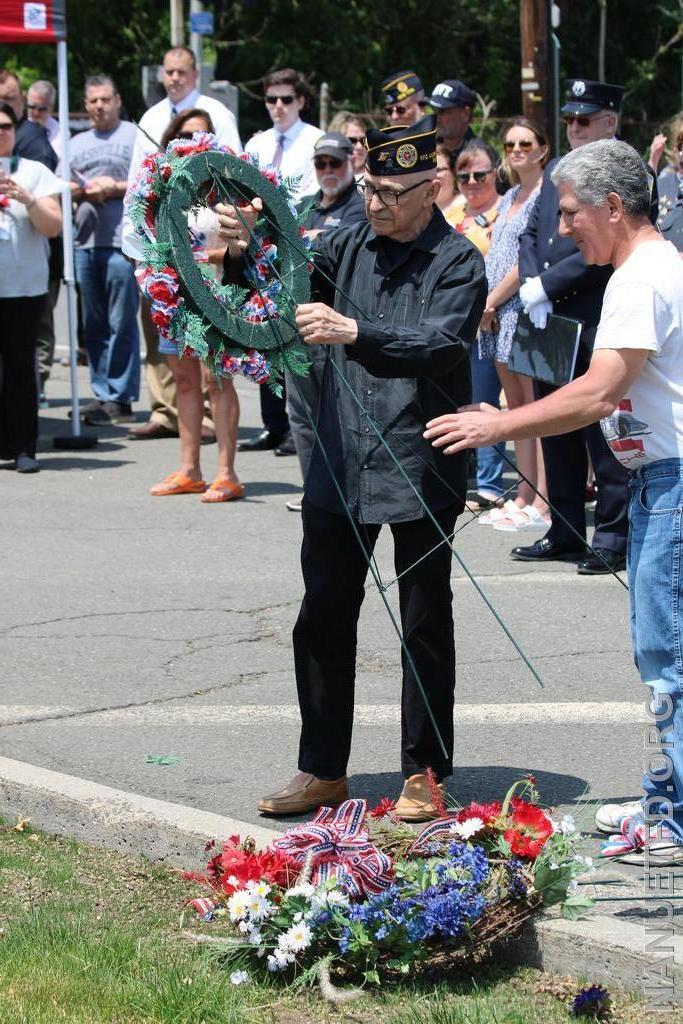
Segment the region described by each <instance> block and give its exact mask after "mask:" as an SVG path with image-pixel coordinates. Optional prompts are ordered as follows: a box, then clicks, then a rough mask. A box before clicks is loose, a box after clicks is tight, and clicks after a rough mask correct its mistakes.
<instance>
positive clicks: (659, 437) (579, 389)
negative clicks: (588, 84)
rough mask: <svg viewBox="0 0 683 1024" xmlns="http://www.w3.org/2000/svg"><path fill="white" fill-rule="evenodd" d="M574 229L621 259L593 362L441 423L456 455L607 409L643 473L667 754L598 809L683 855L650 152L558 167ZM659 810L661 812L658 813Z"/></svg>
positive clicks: (616, 147)
mask: <svg viewBox="0 0 683 1024" xmlns="http://www.w3.org/2000/svg"><path fill="white" fill-rule="evenodd" d="M552 179H553V182H554V184H555V185H556V186H557V188H558V192H559V198H560V210H561V214H562V217H561V223H560V234H562V235H564V236H566V237H571V238H572V239H573V241H574V242H575V243H576V245H577V247H578V249H579V250H580V252H581V254H582V256H583V258H584V260H585V262H586V264H589V265H598V266H606V265H608V264H612V266H613V267H614V274H613V275H612V277H611V278H610V281H609V283H608V285H607V289H606V291H605V297H604V301H603V305H602V314H601V317H600V323H599V325H598V330H597V335H596V339H595V345H594V348H593V355H592V358H591V361H590V365H589V368H588V370H587V371H586V373H585V374H584V375H583V376H582V377H578V378H577V379H576V380H573V381H572V382H571V383H570V384H567V385H566V386H565V387H563V388H560V389H559V390H558V391H555V392H554V393H553V394H551V395H548V396H546V397H545V398H542V399H541V400H540V401H538V402H532V403H531V404H530V405H525V406H522V407H520V408H518V409H513V410H510V411H508V412H505V413H499V412H497V411H496V410H495V409H493V408H492V407H491V406H487V405H483V404H482V405H481V406H478V407H475V406H470V407H468V408H467V409H464V410H463V411H461V412H459V413H454V414H449V415H446V416H440V417H439V418H438V419H435V420H432V421H431V422H430V423H428V424H427V430H426V432H425V436H426V437H428V438H431V439H432V443H433V444H434V445H435V446H436V447H440V448H444V451H445V452H446V454H450V453H453V452H457V451H462V450H463V449H465V448H473V447H474V448H476V447H480V446H482V445H488V444H497V443H499V442H500V441H507V440H513V439H514V440H517V439H518V438H527V437H539V436H546V435H554V434H561V433H566V432H568V431H571V430H576V429H578V428H580V427H583V426H585V425H586V424H588V423H593V422H595V421H597V420H601V421H602V428H603V431H604V434H605V438H606V440H607V443H608V444H609V446H610V448H611V450H612V452H613V453H614V455H615V457H616V458H617V459H618V460H619V461H620V462H621V463H622V464H623V465H624V466H625V467H626V468H627V469H628V470H629V471H630V472H631V479H630V487H631V502H630V507H629V547H628V558H627V571H628V580H629V591H630V601H631V625H632V640H633V652H634V657H635V661H636V665H637V666H638V669H639V672H640V675H641V678H642V680H643V682H644V683H645V684H646V685H647V686H648V687H650V690H651V693H652V698H651V710H652V714H653V716H654V721H655V722H656V725H657V727H658V729H659V740H660V744H661V751H660V753H661V756H662V759H663V767H661V768H658V769H656V770H652V769H650V770H649V771H648V773H647V775H646V776H645V779H644V782H643V788H644V790H645V797H644V798H643V799H642V800H640V801H634V802H632V803H628V804H607V805H604V806H603V807H601V808H600V809H599V810H598V813H597V814H596V825H597V827H598V828H599V829H600V830H601V831H603V832H612V833H616V834H615V835H613V836H612V838H611V839H610V840H609V841H608V842H606V843H605V844H604V847H603V854H604V855H605V856H606V857H616V858H618V859H621V860H624V861H627V862H628V863H636V864H645V865H646V866H647V865H648V863H650V862H655V861H656V863H658V864H671V863H677V862H679V861H683V828H682V826H683V646H682V641H681V635H682V633H683V576H682V575H681V573H680V571H679V562H680V558H681V554H682V552H683V264H681V260H680V257H679V255H678V252H677V250H676V249H675V247H674V246H673V245H672V244H671V243H670V242H666V241H664V240H663V239H662V237H661V236H660V235H659V234H658V232H657V231H656V230H655V228H654V227H653V226H652V224H651V223H650V221H649V217H648V214H649V208H650V190H649V183H648V176H647V171H646V169H645V165H644V164H643V161H642V160H641V158H640V156H639V155H638V153H636V151H635V150H634V149H632V148H631V147H630V146H628V145H627V144H626V143H625V142H616V141H600V142H593V143H589V144H587V145H585V146H582V147H581V148H580V149H576V150H574V151H573V152H571V153H569V154H568V155H567V156H565V157H564V158H563V159H562V160H561V161H560V163H559V164H558V165H557V167H556V168H555V170H554V171H553V173H552ZM654 822H657V824H654Z"/></svg>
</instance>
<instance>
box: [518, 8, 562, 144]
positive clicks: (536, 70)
mask: <svg viewBox="0 0 683 1024" xmlns="http://www.w3.org/2000/svg"><path fill="white" fill-rule="evenodd" d="M519 29H520V38H521V44H522V54H521V57H522V67H521V72H522V81H521V86H522V113H523V114H524V116H525V117H529V118H531V119H532V120H534V121H539V122H540V123H541V124H542V125H543V127H544V128H545V129H546V131H547V132H548V137H549V138H551V139H552V138H554V136H555V126H554V120H555V119H554V116H553V113H554V105H553V74H552V59H551V51H550V30H551V3H550V0H520V4H519Z"/></svg>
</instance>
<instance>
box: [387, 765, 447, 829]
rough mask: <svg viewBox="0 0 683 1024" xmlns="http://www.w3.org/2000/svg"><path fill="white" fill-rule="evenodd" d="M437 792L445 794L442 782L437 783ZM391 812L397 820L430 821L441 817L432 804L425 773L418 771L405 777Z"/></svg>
mask: <svg viewBox="0 0 683 1024" xmlns="http://www.w3.org/2000/svg"><path fill="white" fill-rule="evenodd" d="M439 792H440V793H441V795H442V796H445V792H446V791H445V789H444V785H443V782H440V783H439ZM393 813H394V816H395V817H397V818H398V819H399V821H431V820H432V819H433V818H440V817H441V812H440V811H438V810H437V808H436V807H435V806H434V800H433V797H432V791H431V789H430V788H429V780H428V779H427V776H426V775H423V774H422V772H420V773H419V774H417V775H411V776H410V778H409V779H406V781H405V784H404V786H403V792H402V793H401V795H400V797H399V798H398V800H397V801H396V807H395V808H394V811H393Z"/></svg>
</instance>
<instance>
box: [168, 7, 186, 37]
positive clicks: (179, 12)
mask: <svg viewBox="0 0 683 1024" xmlns="http://www.w3.org/2000/svg"><path fill="white" fill-rule="evenodd" d="M170 2H171V46H184V45H185V27H184V24H183V22H184V17H183V0H170Z"/></svg>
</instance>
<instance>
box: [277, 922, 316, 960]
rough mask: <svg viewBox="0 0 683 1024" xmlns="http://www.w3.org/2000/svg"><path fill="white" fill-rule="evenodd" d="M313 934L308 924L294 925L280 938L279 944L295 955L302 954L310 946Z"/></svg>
mask: <svg viewBox="0 0 683 1024" xmlns="http://www.w3.org/2000/svg"><path fill="white" fill-rule="evenodd" d="M312 938H313V933H312V931H311V929H310V928H309V927H308V925H307V924H304V923H303V922H300V923H299V924H293V925H292V927H291V928H290V929H289V931H286V932H285V933H284V935H281V936H280V939H279V943H280V946H281V947H282V948H283V949H286V950H291V951H292V952H294V953H298V952H300V951H301V950H302V949H306V948H307V946H310V944H311V939H312Z"/></svg>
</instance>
